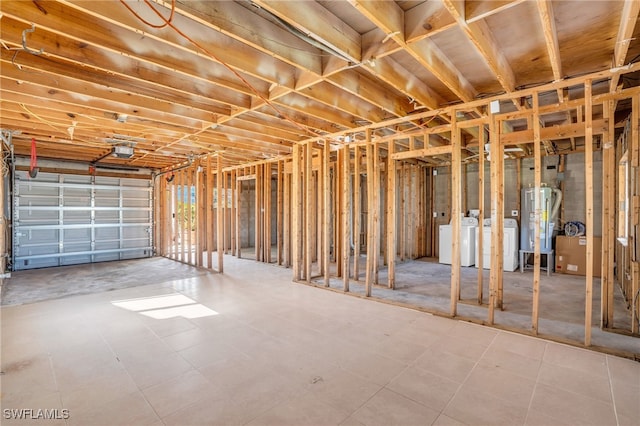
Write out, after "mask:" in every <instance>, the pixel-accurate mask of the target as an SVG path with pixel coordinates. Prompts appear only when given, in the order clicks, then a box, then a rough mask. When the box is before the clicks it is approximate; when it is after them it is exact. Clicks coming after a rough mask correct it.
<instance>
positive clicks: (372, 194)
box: [156, 79, 640, 346]
mask: <svg viewBox="0 0 640 426" xmlns="http://www.w3.org/2000/svg"><path fill="white" fill-rule="evenodd" d="M563 84H566V85H568V84H573V85H574V86H575V85H578V86H581V88H582V90H583V91H584V93H585V97H584V98H581V99H572V100H569V99H561V100H559V101H558V102H557V103H551V104H549V103H548V102H547V103H546V104H544V105H543V104H541V102H540V99H541V97H542V95H546V94H547V93H548V92H553V93H556V92H558V91H559V93H562V90H558V89H562V88H563ZM639 93H640V89H637V88H634V89H627V90H622V91H620V92H618V93H615V94H603V95H593V94H592V81H591V79H582V80H579V81H568V82H559V83H553V84H550V85H547V86H543V87H540V88H537V89H529V90H527V91H523V92H519V93H517V94H512V95H503V96H501V97H500V98H499V99H500V100H502V101H503V102H504V101H509V100H512V101H513V102H514V103H516V104H517V105H518V106H519V107H518V108H517V109H516V110H515V111H510V112H504V113H501V112H499V111H496V112H493V113H492V112H490V111H491V108H490V107H489V102H490V101H489V100H481V101H474V102H470V103H468V104H465V105H459V106H452V107H450V108H448V109H446V110H445V111H444V112H443V110H439V111H437V112H436V111H433V112H425V113H422V114H420V115H419V116H418V117H417V118H420V119H424V120H428V119H429V117H431V116H433V115H435V114H440V115H443V114H444V115H445V116H447V117H449V119H450V121H449V123H447V124H445V125H439V126H435V127H428V126H425V127H424V128H422V129H421V130H419V131H415V130H414V131H412V132H402V131H398V132H397V133H396V134H394V135H387V136H381V135H380V134H378V133H376V126H375V125H371V126H368V127H364V128H362V129H360V131H359V132H358V134H357V135H356V134H355V133H354V134H353V137H352V138H350V142H349V143H345V142H344V138H343V139H339V140H338V139H329V138H320V137H319V138H315V139H311V140H308V141H305V142H303V143H299V144H296V145H294V147H293V154H292V155H291V156H290V157H286V158H278V159H274V160H265V161H262V162H257V163H252V164H247V165H244V166H241V167H232V168H225V169H222V167H221V163H220V159H219V158H215V157H213V158H205V159H201V160H200V161H198V162H196V163H194V164H193V165H191V166H189V167H185V168H182V169H180V170H176V171H175V172H172V173H171V174H172V175H174V178H173V180H172V181H171V182H168V180H167V175H168V174H164V175H162V176H160V177H158V178H157V185H158V192H157V193H158V194H162V196H161V197H160V199H159V200H158V204H159V205H158V206H157V209H158V210H157V220H158V225H157V228H156V230H157V235H159V236H160V238H158V239H157V243H158V252H159V253H161V254H162V255H164V256H167V257H170V258H172V259H175V260H178V261H182V262H185V263H189V264H193V265H197V266H203V267H208V268H212V267H213V265H214V264H216V265H217V267H216V268H215V269H217V270H219V271H222V270H223V268H222V265H223V255H224V254H225V253H226V254H230V255H234V256H237V257H248V258H252V259H254V260H256V261H260V262H267V263H275V264H277V265H280V266H284V267H291V268H292V272H293V279H294V281H298V282H305V283H308V284H315V285H321V286H326V287H331V288H334V289H336V290H340V291H345V292H349V291H350V290H351V285H352V284H353V283H354V282H356V283H359V284H362V285H363V286H364V294H365V295H366V296H371V295H372V290H373V289H374V288H375V286H384V287H388V288H391V289H394V288H395V286H396V276H395V275H396V274H395V267H396V265H397V263H398V262H404V261H408V260H411V259H417V258H420V257H432V256H437V233H438V232H437V226H438V224H439V223H448V222H449V220H450V223H451V225H452V233H453V239H452V241H453V247H452V266H451V283H450V285H451V287H450V290H451V295H450V305H449V309H448V310H447V312H439V313H440V314H445V315H450V316H457V315H458V303H459V301H460V283H461V266H460V265H461V264H460V250H459V236H460V229H461V221H460V216H461V213H466V211H467V210H468V209H469V208H479V210H480V214H481V217H491V219H492V221H493V224H495V227H494V229H495V231H494V232H493V233H492V236H491V239H490V241H482V238H481V239H480V241H479V242H478V244H479V246H480V247H482V245H485V244H490V245H491V247H492V248H494V250H495V251H494V252H497V253H501V252H502V247H503V244H504V235H503V231H502V229H503V220H504V217H505V216H510V213H509V212H510V210H511V209H513V208H514V207H515V208H516V209H518V210H519V209H520V207H521V206H520V200H519V198H520V197H519V195H518V196H516V197H515V198H514V197H513V195H511V198H510V199H509V202H508V203H505V200H506V197H507V195H506V194H505V169H506V166H505V164H506V163H505V161H506V162H509V163H508V164H509V165H510V166H509V167H513V170H515V174H516V175H517V178H516V182H511V181H510V182H509V183H508V184H509V187H510V188H511V187H513V186H514V185H515V188H516V190H515V191H516V193H518V194H519V192H520V187H521V186H522V175H523V171H522V161H523V160H522V159H512V158H509V157H506V156H505V154H507V153H508V151H509V148H512V147H522V149H524V150H525V153H526V154H527V155H528V156H529V158H531V159H532V160H531V161H532V167H533V185H534V186H535V187H537V188H539V187H541V185H542V184H543V175H544V162H545V158H546V157H547V156H548V155H553V145H552V142H551V141H553V140H554V139H558V138H561V137H562V138H572V140H573V139H578V138H579V139H580V140H584V149H583V150H582V151H583V153H584V171H585V175H584V194H585V195H584V196H585V200H584V206H585V212H584V217H585V223H586V225H587V226H586V228H587V235H586V241H587V258H586V263H587V266H588V268H587V274H586V276H585V278H584V279H585V286H584V306H585V319H584V338H583V344H584V345H587V346H588V345H590V344H591V330H592V327H593V326H598V324H597V323H595V324H594V323H593V322H592V320H591V311H592V309H593V286H594V279H593V278H594V277H593V273H592V270H591V268H590V266H592V265H593V262H594V252H593V247H594V246H593V238H594V229H596V228H597V227H598V226H599V225H600V224H598V226H596V225H595V224H594V217H596V216H595V215H594V208H595V206H596V205H599V204H596V200H594V192H595V189H594V188H596V186H597V185H601V186H602V194H603V200H602V208H601V210H602V212H601V218H602V224H601V228H602V239H603V245H602V253H601V254H602V279H601V281H600V283H601V286H602V288H601V290H602V291H601V294H602V296H601V297H602V300H601V302H602V303H601V306H602V308H601V313H600V324H599V326H600V327H601V328H603V329H610V330H614V329H616V327H615V326H614V325H613V318H614V312H613V296H614V292H615V290H614V289H615V288H616V286H619V287H620V288H621V289H622V291H623V293H624V295H625V297H626V299H627V303H628V305H629V309H630V310H631V311H632V312H634V318H633V322H632V324H633V325H632V329H631V330H626V331H625V332H627V333H632V334H636V335H637V334H638V320H637V319H638V316H639V315H638V314H639V312H640V311H639V309H640V307H639V306H638V280H639V263H638V257H637V252H638V248H640V242H639V241H638V238H637V232H638V223H639V222H640V221H639V216H640V213H639V212H640V178H639V177H638V173H639V167H638V161H639V160H638V159H639V155H638V125H639V119H638V116H639V111H640V106H639V101H638V96H639ZM616 102H630V103H631V105H632V113H631V115H630V117H629V118H628V120H627V121H628V124H627V127H626V129H625V131H624V132H623V134H622V135H621V136H620V137H619V138H617V140H614V139H615V135H616V121H615V118H614V106H615V103H616ZM478 111H484V112H485V114H484V115H483V116H482V117H481V118H472V117H474V116H477V115H476V114H475V113H477V112H478ZM553 114H555V115H557V114H565V115H566V116H567V117H568V120H567V122H566V123H565V124H564V125H561V126H553V127H542V125H541V123H542V122H543V121H544V120H541V118H545V117H546V116H548V115H553ZM415 119H416V118H414V120H415ZM397 121H398V122H399V123H401V121H402V119H398V120H397ZM522 122H525V123H528V124H526V128H524V129H523V128H522V125H521V123H522ZM516 123H520V124H519V127H518V130H514V128H515V127H516ZM387 127H388V123H387ZM618 133H620V132H618ZM345 134H346V133H345ZM443 141H446V142H443ZM485 144H489V155H490V158H491V159H492V161H490V163H489V165H488V169H487V170H488V173H489V175H488V176H485V167H486V163H485V158H484V155H480V158H479V159H478V160H477V161H478V163H477V170H476V171H474V176H476V175H475V173H476V172H477V183H474V184H473V185H471V186H470V185H469V178H468V175H467V164H468V161H467V160H466V157H467V156H468V152H469V148H473V149H477V150H479V151H480V152H483V151H484V146H485ZM595 151H602V152H601V154H600V153H599V154H598V158H600V155H602V183H600V182H598V181H597V180H594V169H593V167H594V152H595ZM463 153H465V154H463ZM556 155H558V154H556ZM503 158H506V160H501V159H503ZM557 158H558V169H557V171H559V172H560V171H564V165H565V162H566V158H565V155H563V154H559V155H558V157H557ZM597 164H599V162H598V163H597ZM622 165H624V167H623V166H622ZM442 167H447V170H448V173H449V175H448V177H447V178H446V179H447V180H446V182H444V184H446V185H447V191H446V195H447V199H446V203H447V208H446V216H441V215H440V212H439V211H437V210H438V209H437V208H436V194H437V192H438V191H437V189H438V185H442V184H443V180H442V176H441V175H438V173H437V170H438V169H441V168H442ZM561 168H562V170H560V169H561ZM510 170H512V169H510ZM621 170H624V172H622V171H621ZM598 173H599V171H598ZM474 179H475V177H474ZM487 179H488V180H489V184H487V182H486V180H487ZM437 182H438V183H437ZM194 185H195V187H196V188H198V189H197V191H196V192H195V197H186V198H185V195H184V194H185V193H186V192H185V191H186V189H185V188H191V187H193V186H194ZM476 185H477V186H476ZM622 187H624V190H622V189H621V188H622ZM439 188H440V189H441V188H442V187H441V186H439ZM486 190H489V192H490V197H489V198H488V204H485V199H484V196H483V195H484V193H485V191H486ZM599 190H600V188H598V192H599ZM470 193H478V194H481V195H479V196H478V198H477V203H478V205H477V206H475V205H474V206H472V205H469V203H468V200H469V194H470ZM536 193H538V191H536ZM220 194H224V195H223V196H220ZM616 197H617V198H618V200H616V199H615V198H616ZM620 197H623V198H624V197H626V198H625V199H628V205H627V207H624V206H623V204H624V203H623V204H621V203H620ZM440 202H442V200H440ZM536 206H537V210H536V211H537V213H536V216H535V217H536V221H538V220H540V211H541V207H540V202H539V200H536ZM621 206H622V207H621ZM191 209H195V212H196V214H194V215H193V216H192V215H191V214H188V213H187V212H190V211H191ZM598 209H599V210H600V208H599V207H598ZM248 212H252V213H253V214H252V215H249V214H248ZM442 213H445V212H442ZM561 214H562V213H561ZM598 214H600V211H598ZM249 216H251V217H249ZM597 217H598V218H599V216H597ZM536 229H537V230H538V231H537V232H536V235H535V242H536V243H535V251H534V257H533V259H534V265H533V266H534V267H533V270H534V273H533V275H532V283H531V286H532V287H531V288H532V311H531V324H530V328H529V329H528V330H525V331H528V332H530V333H532V334H538V333H539V315H540V314H539V299H540V278H541V277H540V271H541V267H542V265H541V263H542V262H541V255H540V235H539V232H540V231H539V227H536ZM622 229H624V230H625V233H626V234H625V238H626V240H624V239H622V238H621V235H620V232H621V230H622ZM190 230H192V231H190ZM480 235H482V233H480ZM623 242H624V243H623ZM214 252H215V253H217V261H216V262H214V260H213V255H212V253H214ZM480 258H481V256H480ZM614 265H618V267H617V268H614ZM502 266H503V265H502V256H492V258H491V265H490V274H489V294H488V295H487V294H483V291H482V288H483V287H482V281H483V277H482V273H481V271H482V268H480V269H479V273H478V291H477V303H478V304H479V305H482V306H485V307H486V308H487V311H486V320H485V323H487V324H495V323H496V316H495V312H496V310H501V309H502V308H503V302H504V291H503V272H502V271H503V267H502ZM381 272H383V273H381ZM382 276H384V278H383V279H381V277H382ZM425 279H426V280H428V277H425Z"/></svg>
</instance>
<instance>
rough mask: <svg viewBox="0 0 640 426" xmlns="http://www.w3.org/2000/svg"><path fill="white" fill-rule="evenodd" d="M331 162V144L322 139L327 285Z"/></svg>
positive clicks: (326, 278) (326, 273) (327, 275)
mask: <svg viewBox="0 0 640 426" xmlns="http://www.w3.org/2000/svg"><path fill="white" fill-rule="evenodd" d="M330 162H331V144H330V143H329V140H325V141H324V148H323V150H322V162H321V165H320V167H321V170H322V179H321V180H322V210H323V215H322V244H323V245H322V266H323V268H324V269H323V274H322V275H323V276H324V285H325V287H329V284H330V280H331V276H330V271H331V226H330V224H331V176H330V169H329V164H330Z"/></svg>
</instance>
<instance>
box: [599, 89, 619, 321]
mask: <svg viewBox="0 0 640 426" xmlns="http://www.w3.org/2000/svg"><path fill="white" fill-rule="evenodd" d="M614 108H615V106H614V101H606V102H605V104H604V118H605V120H606V123H607V131H606V132H605V133H604V135H603V139H604V140H603V144H602V278H601V281H600V301H601V303H600V313H601V316H600V327H601V328H609V327H613V299H614V289H615V278H614V276H613V268H614V251H615V250H614V249H615V245H614V244H615V241H616V232H615V223H616V213H615V205H616V200H615V187H616V181H615V173H616V157H615V156H616V149H615V114H614V113H615V109H614Z"/></svg>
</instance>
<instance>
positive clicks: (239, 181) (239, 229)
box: [236, 169, 249, 259]
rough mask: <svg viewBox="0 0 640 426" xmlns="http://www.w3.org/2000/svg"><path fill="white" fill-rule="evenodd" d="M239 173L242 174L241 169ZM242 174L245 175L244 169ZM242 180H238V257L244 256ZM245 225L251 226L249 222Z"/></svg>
mask: <svg viewBox="0 0 640 426" xmlns="http://www.w3.org/2000/svg"><path fill="white" fill-rule="evenodd" d="M238 174H240V171H239V170H238ZM242 175H243V176H244V175H245V173H244V169H243V170H242ZM242 182H243V181H242V180H240V179H237V180H236V256H237V257H238V259H241V258H242V234H241V231H242ZM245 226H246V227H247V229H248V228H249V224H248V223H246V224H245Z"/></svg>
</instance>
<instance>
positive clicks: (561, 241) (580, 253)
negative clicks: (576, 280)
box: [556, 235, 602, 277]
mask: <svg viewBox="0 0 640 426" xmlns="http://www.w3.org/2000/svg"><path fill="white" fill-rule="evenodd" d="M601 259H602V238H601V237H593V276H594V277H599V276H600V275H601V269H602V261H601ZM586 269H587V237H584V236H583V237H566V236H562V235H559V236H557V237H556V272H559V273H562V274H570V275H586V274H587V271H586Z"/></svg>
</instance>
